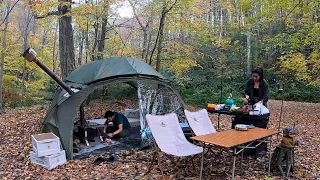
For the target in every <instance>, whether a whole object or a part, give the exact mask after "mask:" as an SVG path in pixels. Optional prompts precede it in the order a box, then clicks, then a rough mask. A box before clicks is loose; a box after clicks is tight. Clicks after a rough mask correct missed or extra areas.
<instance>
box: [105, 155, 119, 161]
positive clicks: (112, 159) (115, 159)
mask: <svg viewBox="0 0 320 180" xmlns="http://www.w3.org/2000/svg"><path fill="white" fill-rule="evenodd" d="M114 161H119V157H118V156H117V155H115V154H112V155H111V156H110V157H109V159H107V163H112V162H114Z"/></svg>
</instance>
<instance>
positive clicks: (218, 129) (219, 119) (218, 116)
mask: <svg viewBox="0 0 320 180" xmlns="http://www.w3.org/2000/svg"><path fill="white" fill-rule="evenodd" d="M218 130H220V114H218Z"/></svg>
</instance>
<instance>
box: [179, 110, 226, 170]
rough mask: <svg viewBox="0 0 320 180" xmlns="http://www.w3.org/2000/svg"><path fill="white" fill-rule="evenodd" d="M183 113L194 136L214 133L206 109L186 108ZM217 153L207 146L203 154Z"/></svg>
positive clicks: (214, 130)
mask: <svg viewBox="0 0 320 180" xmlns="http://www.w3.org/2000/svg"><path fill="white" fill-rule="evenodd" d="M184 113H185V115H186V118H187V121H188V123H189V125H190V128H191V129H192V132H193V133H194V134H195V135H196V136H201V135H206V134H211V133H216V132H217V131H216V129H215V128H214V126H213V124H212V122H211V120H210V118H209V116H208V112H207V110H206V109H202V110H199V111H196V112H190V111H188V110H184ZM206 145H207V144H206ZM209 152H212V153H218V152H219V151H215V150H213V147H212V146H209V147H208V151H207V152H205V156H207V157H208V153H209ZM220 154H221V155H222V158H223V159H224V162H226V159H225V156H224V155H223V154H222V153H220ZM206 167H207V168H209V167H210V166H209V165H206Z"/></svg>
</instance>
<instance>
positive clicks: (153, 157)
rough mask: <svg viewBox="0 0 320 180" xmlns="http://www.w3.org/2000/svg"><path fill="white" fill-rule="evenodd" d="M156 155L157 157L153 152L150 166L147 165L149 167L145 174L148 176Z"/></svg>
mask: <svg viewBox="0 0 320 180" xmlns="http://www.w3.org/2000/svg"><path fill="white" fill-rule="evenodd" d="M156 155H157V153H156V152H153V156H152V160H151V163H150V165H149V167H148V171H147V173H146V174H149V173H150V171H151V168H152V166H153V163H154V160H155V158H156Z"/></svg>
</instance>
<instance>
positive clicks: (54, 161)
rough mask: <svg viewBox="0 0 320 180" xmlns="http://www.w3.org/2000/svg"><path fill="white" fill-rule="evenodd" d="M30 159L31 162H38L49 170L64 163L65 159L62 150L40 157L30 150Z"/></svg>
mask: <svg viewBox="0 0 320 180" xmlns="http://www.w3.org/2000/svg"><path fill="white" fill-rule="evenodd" d="M30 159H31V163H35V164H38V165H40V166H42V167H44V168H47V169H49V170H51V169H53V168H55V167H57V166H59V165H62V164H64V163H65V162H66V161H67V160H66V153H65V151H64V150H62V151H60V152H59V153H55V154H51V155H46V156H42V157H38V156H37V154H36V153H35V152H33V151H31V152H30Z"/></svg>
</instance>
